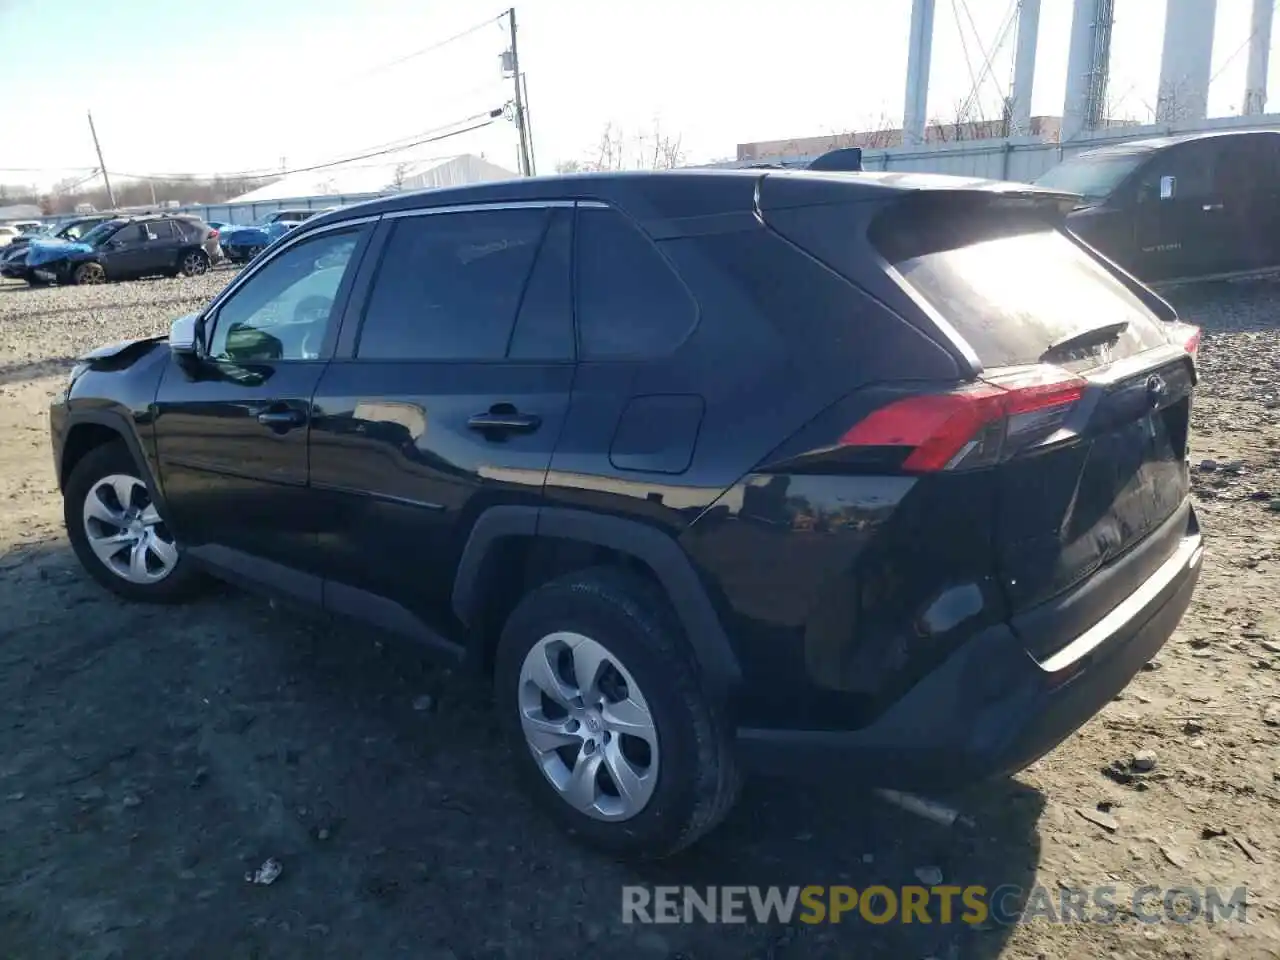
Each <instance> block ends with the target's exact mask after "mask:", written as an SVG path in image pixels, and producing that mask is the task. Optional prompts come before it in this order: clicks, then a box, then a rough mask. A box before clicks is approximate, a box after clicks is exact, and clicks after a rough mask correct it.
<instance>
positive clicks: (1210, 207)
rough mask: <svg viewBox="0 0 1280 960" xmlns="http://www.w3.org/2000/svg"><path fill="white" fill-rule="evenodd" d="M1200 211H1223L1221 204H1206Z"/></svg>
mask: <svg viewBox="0 0 1280 960" xmlns="http://www.w3.org/2000/svg"><path fill="white" fill-rule="evenodd" d="M1200 209H1201V210H1221V209H1222V204H1220V203H1206V204H1203V205H1201V207H1200Z"/></svg>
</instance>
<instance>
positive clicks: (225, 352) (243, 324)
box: [209, 230, 359, 363]
mask: <svg viewBox="0 0 1280 960" xmlns="http://www.w3.org/2000/svg"><path fill="white" fill-rule="evenodd" d="M358 239H359V231H357V230H352V231H350V232H344V233H326V234H321V235H320V236H317V237H312V238H311V239H309V240H304V241H303V242H301V243H297V244H294V245H293V246H291V247H290V248H289V249H287V250H285V251H283V252H282V253H279V254H277V255H276V256H274V257H272V258H271V259H270V260H269V261H268V262H267V263H265V264H264V265H263V266H262V268H261V269H260V270H258V271H257V272H256V273H254V274H253V276H252V277H250V278H249V279H248V280H246V281H245V283H244V285H243V286H242V287H240V288H239V289H238V290H236V291H235V293H233V294H231V296H230V297H229V298H228V299H227V300H226V301H225V302H223V303H222V304H221V305H220V306H219V307H218V311H217V318H216V320H215V321H214V327H213V337H212V339H211V340H210V342H209V356H210V358H211V359H213V360H222V361H227V362H230V363H261V362H269V361H275V360H315V359H317V358H318V357H319V356H320V347H321V345H322V344H323V343H324V337H325V332H326V331H327V329H328V326H329V322H330V319H331V314H332V313H333V306H334V301H335V299H336V298H337V295H338V287H339V286H340V285H341V284H342V278H343V277H344V276H345V275H346V272H347V269H348V267H349V265H350V263H351V256H352V254H353V253H354V252H355V248H356V241H357V240H358Z"/></svg>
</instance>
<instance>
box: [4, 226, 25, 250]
mask: <svg viewBox="0 0 1280 960" xmlns="http://www.w3.org/2000/svg"><path fill="white" fill-rule="evenodd" d="M19 236H22V231H21V230H19V229H18V228H17V227H6V226H0V247H7V246H8V245H9V244H10V243H12V242H13V238H14V237H19Z"/></svg>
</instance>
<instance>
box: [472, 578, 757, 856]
mask: <svg viewBox="0 0 1280 960" xmlns="http://www.w3.org/2000/svg"><path fill="white" fill-rule="evenodd" d="M696 677H697V669H696V666H695V664H694V663H693V658H692V656H691V654H690V652H689V650H688V648H687V646H686V644H685V642H684V638H683V636H681V632H680V628H679V626H678V624H677V623H676V621H675V619H674V617H673V615H672V614H671V612H670V609H669V607H668V605H667V602H666V598H665V597H664V596H663V595H662V593H661V591H659V590H658V589H656V588H655V587H654V586H653V585H652V584H650V583H648V582H647V581H645V580H644V579H642V578H640V577H638V576H635V575H633V574H630V573H627V572H626V571H623V570H619V569H614V568H605V567H599V568H595V569H591V570H585V571H579V572H576V573H573V574H569V575H567V576H565V577H562V578H561V579H559V580H555V581H553V582H551V583H549V584H546V585H545V586H542V587H539V588H537V589H536V590H534V591H533V592H532V593H530V594H529V595H528V596H526V597H525V598H524V599H523V600H522V601H521V602H520V604H519V605H518V606H517V608H516V610H515V612H514V613H512V615H511V617H510V619H509V620H508V622H507V624H506V627H505V628H504V629H503V632H502V638H501V640H500V642H499V645H498V652H497V658H496V665H495V692H496V706H497V710H498V718H499V722H500V723H501V725H502V727H503V729H504V732H505V734H506V736H507V738H508V740H509V742H510V745H511V749H512V751H513V753H514V756H515V762H516V764H517V766H518V768H519V770H520V772H521V775H522V777H523V779H524V780H525V782H526V785H527V786H528V788H529V789H530V790H531V791H532V792H533V793H534V795H535V796H537V797H538V799H539V800H540V801H541V802H542V803H543V804H544V805H545V806H546V807H547V808H548V809H549V811H550V812H551V814H552V815H553V816H554V817H555V818H556V819H557V820H559V821H560V822H561V823H562V824H563V825H564V826H565V827H566V828H567V829H568V830H569V831H570V832H571V833H575V834H577V835H579V836H581V837H582V838H584V839H585V840H587V841H588V842H589V843H591V844H592V845H593V846H596V847H599V848H601V849H603V850H606V851H608V852H609V853H612V854H617V855H623V856H629V857H636V858H642V859H657V858H660V857H666V856H670V855H671V854H674V853H676V852H678V851H680V850H682V849H684V848H685V847H687V846H689V845H690V844H692V843H693V842H695V841H696V840H697V839H698V838H699V837H701V836H702V835H703V834H705V833H706V832H707V831H709V830H711V829H712V828H713V827H715V826H716V825H717V824H718V823H719V822H720V821H721V820H722V819H723V818H724V816H725V814H726V813H728V811H729V809H730V808H731V807H732V805H733V801H734V800H735V799H736V796H737V786H738V778H737V772H736V768H735V767H734V764H733V758H732V753H731V750H730V745H729V741H728V737H727V732H726V728H725V725H724V723H723V720H722V718H721V717H720V716H719V713H718V711H717V710H716V709H715V708H714V707H713V706H712V705H711V704H710V703H709V702H708V701H707V699H706V697H705V696H704V694H703V693H702V691H701V689H700V688H699V686H698V684H697V680H696Z"/></svg>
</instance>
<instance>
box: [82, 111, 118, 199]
mask: <svg viewBox="0 0 1280 960" xmlns="http://www.w3.org/2000/svg"><path fill="white" fill-rule="evenodd" d="M89 132H90V133H91V134H93V149H94V150H96V151H98V169H99V170H101V171H102V182H103V183H105V184H106V185H107V203H109V204H111V209H112V210H114V209H115V207H116V195H115V194H114V193H112V192H111V178H110V177H109V176H107V164H106V161H104V160H103V159H102V147H101V146H99V145H98V131H97V129H96V128H95V127H94V125H93V111H92V110H90V111H89Z"/></svg>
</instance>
